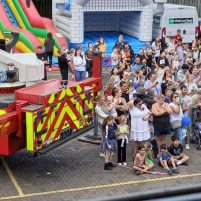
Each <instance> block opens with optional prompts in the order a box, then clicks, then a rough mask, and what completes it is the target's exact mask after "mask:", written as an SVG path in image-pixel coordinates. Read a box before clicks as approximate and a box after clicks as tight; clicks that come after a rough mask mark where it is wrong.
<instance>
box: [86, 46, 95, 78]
mask: <svg viewBox="0 0 201 201" xmlns="http://www.w3.org/2000/svg"><path fill="white" fill-rule="evenodd" d="M85 57H86V70H87V72H88V77H92V73H93V72H92V70H93V44H92V43H88V49H87V50H86V51H85Z"/></svg>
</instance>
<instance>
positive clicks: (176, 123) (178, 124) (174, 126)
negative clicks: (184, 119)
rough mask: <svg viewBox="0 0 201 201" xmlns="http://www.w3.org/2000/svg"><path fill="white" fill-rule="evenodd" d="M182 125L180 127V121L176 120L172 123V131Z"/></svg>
mask: <svg viewBox="0 0 201 201" xmlns="http://www.w3.org/2000/svg"><path fill="white" fill-rule="evenodd" d="M181 126H182V125H181V120H176V121H173V122H172V128H173V129H176V128H179V127H181Z"/></svg>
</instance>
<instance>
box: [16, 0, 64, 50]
mask: <svg viewBox="0 0 201 201" xmlns="http://www.w3.org/2000/svg"><path fill="white" fill-rule="evenodd" d="M13 4H14V5H15V8H16V9H17V11H18V13H19V15H20V17H21V18H22V20H23V22H24V25H25V26H26V28H27V30H29V31H30V32H32V33H33V34H34V35H35V36H37V37H39V38H44V39H45V38H46V37H47V33H48V30H45V29H39V28H34V27H32V26H31V25H30V23H29V21H28V19H27V17H26V15H25V13H24V11H23V10H22V7H21V6H20V4H19V1H18V0H13ZM18 23H19V22H18ZM53 38H54V41H55V47H56V48H57V49H59V48H60V46H59V43H58V41H57V40H56V38H55V37H54V36H53Z"/></svg>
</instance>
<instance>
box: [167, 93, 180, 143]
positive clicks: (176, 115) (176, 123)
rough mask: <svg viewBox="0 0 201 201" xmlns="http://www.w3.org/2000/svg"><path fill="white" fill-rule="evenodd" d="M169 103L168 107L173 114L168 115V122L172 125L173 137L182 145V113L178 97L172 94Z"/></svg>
mask: <svg viewBox="0 0 201 201" xmlns="http://www.w3.org/2000/svg"><path fill="white" fill-rule="evenodd" d="M171 101H172V102H171V103H170V107H171V108H172V111H173V113H172V114H170V122H171V125H172V129H173V132H174V136H175V137H177V138H179V141H180V143H181V144H182V141H183V137H182V124H181V121H182V118H183V112H182V109H181V105H180V101H179V96H178V95H177V94H176V93H174V94H172V97H171Z"/></svg>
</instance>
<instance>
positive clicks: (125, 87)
mask: <svg viewBox="0 0 201 201" xmlns="http://www.w3.org/2000/svg"><path fill="white" fill-rule="evenodd" d="M119 86H120V89H121V93H122V95H121V97H122V98H124V99H125V101H126V102H127V103H128V102H129V91H128V84H127V83H126V82H125V81H121V82H120V84H119Z"/></svg>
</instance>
